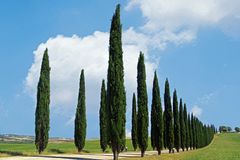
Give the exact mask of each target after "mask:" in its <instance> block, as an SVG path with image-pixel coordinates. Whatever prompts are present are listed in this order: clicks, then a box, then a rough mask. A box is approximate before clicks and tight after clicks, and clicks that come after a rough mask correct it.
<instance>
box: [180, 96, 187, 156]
mask: <svg viewBox="0 0 240 160" xmlns="http://www.w3.org/2000/svg"><path fill="white" fill-rule="evenodd" d="M179 120H180V134H181V148H182V150H183V151H184V149H185V145H186V127H185V122H184V113H183V104H182V99H180V106H179Z"/></svg>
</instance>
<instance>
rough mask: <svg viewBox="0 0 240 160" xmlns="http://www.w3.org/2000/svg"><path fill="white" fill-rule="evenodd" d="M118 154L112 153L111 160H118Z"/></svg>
mask: <svg viewBox="0 0 240 160" xmlns="http://www.w3.org/2000/svg"><path fill="white" fill-rule="evenodd" d="M118 154H119V153H118V152H117V151H113V160H118Z"/></svg>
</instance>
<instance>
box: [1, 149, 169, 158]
mask: <svg viewBox="0 0 240 160" xmlns="http://www.w3.org/2000/svg"><path fill="white" fill-rule="evenodd" d="M162 153H168V151H167V150H164V151H162ZM154 154H157V152H156V151H147V152H146V155H154ZM139 156H140V152H124V153H120V155H119V158H126V157H139ZM110 159H112V154H85V155H77V154H57V155H42V156H33V157H24V156H16V157H4V158H0V160H110Z"/></svg>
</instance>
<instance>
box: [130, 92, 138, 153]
mask: <svg viewBox="0 0 240 160" xmlns="http://www.w3.org/2000/svg"><path fill="white" fill-rule="evenodd" d="M131 134H132V145H133V149H134V151H136V150H137V145H138V141H137V105H136V96H135V93H133V99H132V132H131Z"/></svg>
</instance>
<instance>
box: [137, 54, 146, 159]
mask: <svg viewBox="0 0 240 160" xmlns="http://www.w3.org/2000/svg"><path fill="white" fill-rule="evenodd" d="M137 98H138V99H137V101H138V114H137V119H138V123H137V129H138V146H139V148H140V149H141V156H142V157H143V156H144V153H145V151H146V149H147V147H148V96H147V85H146V70H145V64H144V55H143V53H142V52H140V56H139V59H138V66H137Z"/></svg>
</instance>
